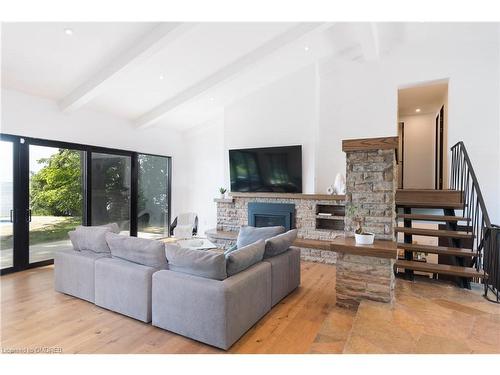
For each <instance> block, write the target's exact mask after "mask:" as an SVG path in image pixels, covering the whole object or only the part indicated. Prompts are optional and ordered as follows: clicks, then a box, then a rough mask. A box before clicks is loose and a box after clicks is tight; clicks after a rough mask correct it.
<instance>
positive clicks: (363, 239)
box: [354, 233, 375, 245]
mask: <svg viewBox="0 0 500 375" xmlns="http://www.w3.org/2000/svg"><path fill="white" fill-rule="evenodd" d="M354 238H355V239H356V245H373V241H374V240H375V235H374V234H373V233H363V234H357V233H354Z"/></svg>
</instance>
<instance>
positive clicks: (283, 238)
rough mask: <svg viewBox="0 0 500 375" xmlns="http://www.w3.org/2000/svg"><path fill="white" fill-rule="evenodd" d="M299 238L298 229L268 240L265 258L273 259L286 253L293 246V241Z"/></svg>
mask: <svg viewBox="0 0 500 375" xmlns="http://www.w3.org/2000/svg"><path fill="white" fill-rule="evenodd" d="M296 238H297V229H292V230H289V231H288V232H286V233H283V234H279V235H277V236H274V237H272V238H269V239H268V240H266V251H265V252H264V258H271V257H274V256H276V255H279V254H281V253H284V252H285V251H287V250H288V248H289V247H290V246H292V244H293V241H295V239H296Z"/></svg>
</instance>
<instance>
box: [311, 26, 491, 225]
mask: <svg viewBox="0 0 500 375" xmlns="http://www.w3.org/2000/svg"><path fill="white" fill-rule="evenodd" d="M453 25H454V24H447V25H443V24H436V25H432V26H430V27H429V30H427V39H426V43H420V42H415V43H412V42H411V39H410V41H409V42H408V43H406V44H404V45H401V46H400V47H398V48H397V49H395V50H394V51H393V52H392V53H391V54H390V55H389V56H384V57H382V59H381V60H380V61H373V62H365V63H352V62H351V63H343V64H339V63H338V62H335V61H331V62H327V63H325V64H323V65H322V69H321V70H320V79H321V95H320V101H321V105H320V120H319V126H320V128H319V144H318V155H319V156H318V165H317V170H318V176H317V185H316V189H317V190H318V191H323V190H324V188H325V187H326V186H327V184H328V181H329V180H330V179H331V175H332V171H333V172H335V171H338V170H345V157H344V155H343V153H342V150H341V141H342V139H347V138H363V137H374V136H390V135H396V134H397V92H398V88H399V87H401V86H407V85H409V84H412V83H418V82H426V81H433V80H440V79H445V78H448V79H449V87H448V146H449V147H451V146H452V145H453V144H455V143H456V142H457V141H459V140H463V141H464V142H465V145H466V147H467V150H468V151H469V154H470V156H471V159H472V163H473V165H474V168H475V170H476V173H477V176H478V179H479V182H480V185H481V187H482V189H483V193H484V197H485V200H486V204H487V206H488V208H489V211H490V215H491V216H492V219H493V221H496V222H500V207H499V205H498V203H497V202H498V200H499V195H498V192H499V185H500V174H499V173H498V171H499V148H500V147H499V146H500V144H499V131H500V130H499V110H498V106H499V102H500V93H499V86H498V80H499V70H498V66H499V64H500V61H499V60H500V59H499V48H498V32H496V28H497V26H496V25H493V24H475V25H462V26H460V27H454V26H453ZM417 32H418V30H417ZM457 41H460V42H457Z"/></svg>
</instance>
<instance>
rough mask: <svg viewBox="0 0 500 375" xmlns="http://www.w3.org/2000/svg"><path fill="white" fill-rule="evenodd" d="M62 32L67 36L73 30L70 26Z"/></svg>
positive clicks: (70, 34)
mask: <svg viewBox="0 0 500 375" xmlns="http://www.w3.org/2000/svg"><path fill="white" fill-rule="evenodd" d="M64 34H66V35H67V36H72V35H73V30H72V29H70V28H66V29H64Z"/></svg>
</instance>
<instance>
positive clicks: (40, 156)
mask: <svg viewBox="0 0 500 375" xmlns="http://www.w3.org/2000/svg"><path fill="white" fill-rule="evenodd" d="M0 158H1V159H0V163H1V165H0V167H1V168H0V198H1V202H0V203H1V206H0V266H1V267H0V273H1V274H5V273H9V272H13V271H21V270H24V269H27V268H31V267H36V266H42V265H48V264H52V263H53V259H54V254H55V253H56V252H58V251H63V250H66V249H72V245H71V242H70V240H69V237H68V232H69V231H71V230H73V229H74V228H75V227H77V226H78V225H102V224H108V223H117V224H118V225H119V227H120V229H121V233H122V234H124V235H132V236H137V235H138V236H140V237H145V238H162V237H168V235H169V228H170V199H171V198H170V185H171V180H170V176H171V159H170V158H169V157H166V156H159V155H148V154H138V153H136V152H132V151H124V150H115V149H108V148H103V147H94V146H88V145H81V144H73V143H67V142H58V141H49V140H42V139H33V138H25V137H20V136H15V135H7V134H0Z"/></svg>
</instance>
